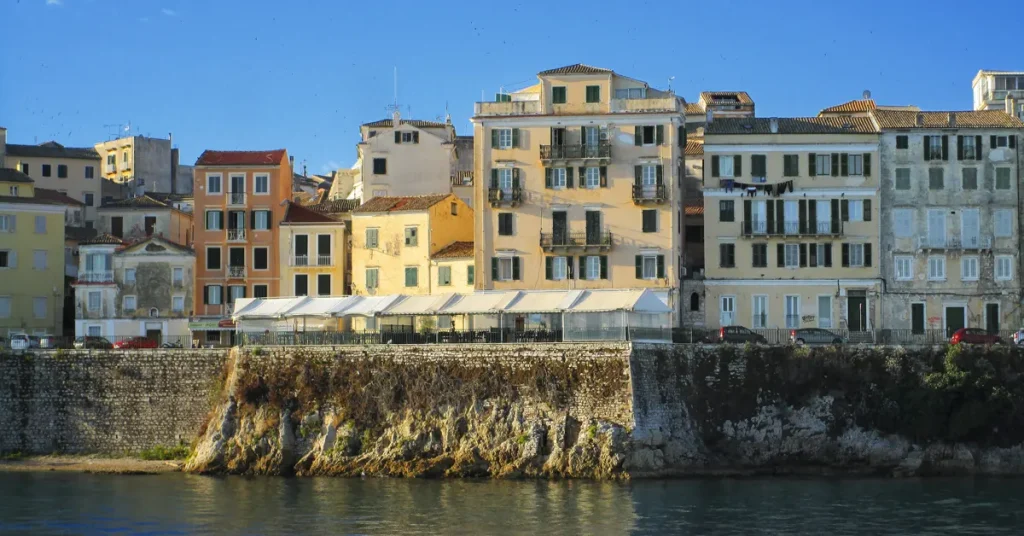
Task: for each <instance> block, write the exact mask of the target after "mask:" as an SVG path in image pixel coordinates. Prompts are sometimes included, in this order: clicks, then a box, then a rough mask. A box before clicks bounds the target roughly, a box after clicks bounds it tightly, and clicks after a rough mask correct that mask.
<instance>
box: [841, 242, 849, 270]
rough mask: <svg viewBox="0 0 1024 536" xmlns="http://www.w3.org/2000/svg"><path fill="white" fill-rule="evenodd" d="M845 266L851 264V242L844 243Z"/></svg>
mask: <svg viewBox="0 0 1024 536" xmlns="http://www.w3.org/2000/svg"><path fill="white" fill-rule="evenodd" d="M842 260H843V268H848V267H849V266H850V244H843V259H842Z"/></svg>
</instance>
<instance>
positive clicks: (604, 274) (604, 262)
mask: <svg viewBox="0 0 1024 536" xmlns="http://www.w3.org/2000/svg"><path fill="white" fill-rule="evenodd" d="M601 279H608V255H601Z"/></svg>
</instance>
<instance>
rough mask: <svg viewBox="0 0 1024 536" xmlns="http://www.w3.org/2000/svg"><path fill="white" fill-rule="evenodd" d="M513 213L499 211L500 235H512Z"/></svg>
mask: <svg viewBox="0 0 1024 536" xmlns="http://www.w3.org/2000/svg"><path fill="white" fill-rule="evenodd" d="M512 234H513V231H512V213H511V212H500V213H498V235H499V236H512Z"/></svg>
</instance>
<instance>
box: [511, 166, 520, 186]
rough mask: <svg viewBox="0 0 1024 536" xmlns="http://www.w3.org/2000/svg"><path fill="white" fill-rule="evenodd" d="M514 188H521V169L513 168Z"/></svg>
mask: <svg viewBox="0 0 1024 536" xmlns="http://www.w3.org/2000/svg"><path fill="white" fill-rule="evenodd" d="M512 187H513V188H519V168H512Z"/></svg>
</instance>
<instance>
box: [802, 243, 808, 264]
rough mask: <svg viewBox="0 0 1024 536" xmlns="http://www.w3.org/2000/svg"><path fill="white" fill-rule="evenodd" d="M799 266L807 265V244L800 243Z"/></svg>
mask: <svg viewBox="0 0 1024 536" xmlns="http://www.w3.org/2000/svg"><path fill="white" fill-rule="evenodd" d="M800 267H801V268H806V267H807V244H800Z"/></svg>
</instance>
